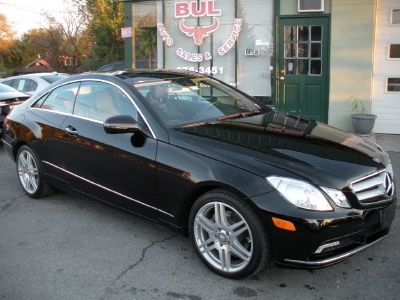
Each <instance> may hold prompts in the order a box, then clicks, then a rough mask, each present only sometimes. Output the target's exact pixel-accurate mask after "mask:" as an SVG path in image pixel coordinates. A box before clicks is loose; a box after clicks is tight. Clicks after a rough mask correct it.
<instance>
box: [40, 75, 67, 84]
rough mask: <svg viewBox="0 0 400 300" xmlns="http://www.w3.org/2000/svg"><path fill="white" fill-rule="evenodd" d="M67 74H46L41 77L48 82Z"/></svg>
mask: <svg viewBox="0 0 400 300" xmlns="http://www.w3.org/2000/svg"><path fill="white" fill-rule="evenodd" d="M68 76H69V75H61V74H57V75H48V76H43V77H42V79H44V80H46V81H47V82H48V83H54V82H56V81H58V80H61V79H64V78H67V77H68Z"/></svg>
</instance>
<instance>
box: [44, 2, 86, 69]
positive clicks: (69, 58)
mask: <svg viewBox="0 0 400 300" xmlns="http://www.w3.org/2000/svg"><path fill="white" fill-rule="evenodd" d="M43 16H44V18H45V25H44V26H43V28H44V30H45V31H46V33H47V39H44V40H43V42H44V43H45V44H47V45H45V47H46V49H47V52H48V53H49V54H50V55H51V57H52V58H53V62H54V63H55V66H56V67H57V69H58V70H62V71H64V72H68V73H75V72H77V71H78V69H79V66H80V64H81V62H82V60H83V59H86V57H87V56H88V54H89V51H90V47H91V41H90V39H89V37H88V31H87V29H86V16H85V15H82V14H77V12H76V10H73V9H70V8H68V9H66V10H65V12H64V14H63V17H62V18H56V17H54V16H53V15H51V14H49V13H44V14H43Z"/></svg>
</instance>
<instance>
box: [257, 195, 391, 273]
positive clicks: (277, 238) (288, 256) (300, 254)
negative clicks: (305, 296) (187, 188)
mask: <svg viewBox="0 0 400 300" xmlns="http://www.w3.org/2000/svg"><path fill="white" fill-rule="evenodd" d="M267 196H268V197H266V195H264V197H263V196H258V197H256V198H253V199H252V200H253V201H254V202H255V203H256V204H257V206H258V207H259V209H260V210H261V211H260V213H261V215H262V219H263V222H264V224H265V226H266V228H267V231H268V234H269V238H270V241H271V244H272V248H273V251H274V253H273V255H274V260H275V263H276V264H277V266H279V267H289V268H305V269H317V268H322V267H326V266H329V265H332V264H336V263H339V262H341V261H344V260H346V259H348V258H349V257H351V256H353V255H355V254H356V253H359V252H361V251H363V250H365V249H367V248H369V247H371V246H373V245H375V244H376V243H379V242H380V241H382V240H383V239H385V238H386V237H387V236H388V233H389V231H390V226H391V224H392V221H393V220H394V217H395V212H396V203H397V199H396V198H394V200H393V202H392V203H391V204H390V205H389V206H386V207H383V208H376V209H369V210H356V209H338V210H335V211H332V212H315V211H306V210H302V209H298V208H296V207H293V206H292V205H290V204H288V203H287V201H285V200H283V199H282V198H281V197H280V196H279V195H277V194H276V193H274V192H273V193H270V194H268V195H267ZM266 199H268V200H266ZM282 201H284V202H282ZM272 218H278V219H281V220H285V221H289V222H291V223H293V224H294V226H295V228H296V230H295V231H288V230H284V229H281V228H278V227H276V226H275V225H274V223H273V222H272Z"/></svg>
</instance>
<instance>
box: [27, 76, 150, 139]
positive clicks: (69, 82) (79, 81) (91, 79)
mask: <svg viewBox="0 0 400 300" xmlns="http://www.w3.org/2000/svg"><path fill="white" fill-rule="evenodd" d="M84 81H97V82H103V83H107V84H111V85H113V86H115V87H116V88H118V89H119V90H120V91H122V92H123V93H124V94H125V95H126V97H127V98H128V99H129V100H130V101H131V103H133V106H135V108H136V110H137V112H138V114H140V116H141V117H142V119H143V121H144V122H145V123H146V125H147V127H148V128H149V130H150V132H151V135H152V137H153V138H154V139H157V136H156V135H155V133H154V131H153V129H152V128H151V126H150V124H149V122H148V121H147V119H146V118H145V117H144V115H143V113H142V111H141V110H140V109H139V107H138V106H137V105H136V103H135V101H134V100H133V99H132V98H131V97H130V96H129V95H128V94H127V93H126V92H125V91H124V90H123V89H121V88H120V87H119V86H118V85H117V84H115V83H113V82H110V81H107V80H104V79H95V78H85V79H79V80H72V81H68V82H66V83H63V84H60V85H57V86H55V87H53V88H52V89H50V90H48V91H46V93H45V94H49V93H51V92H53V91H54V90H55V89H57V88H59V87H61V86H64V85H67V84H71V83H76V82H78V83H81V82H84ZM45 94H43V96H44V95H45ZM41 98H42V97H39V98H38V99H36V100H35V101H34V102H33V103H32V104H31V105H30V106H29V107H28V109H36V110H45V111H52V112H55V113H59V114H62V115H67V116H75V117H77V115H74V114H70V113H61V112H57V111H54V110H49V109H42V108H35V107H32V106H33V105H35V103H36V102H37V101H39V100H40V99H41ZM75 102H76V96H75ZM86 119H87V120H91V121H94V122H99V121H97V120H94V119H90V118H86ZM99 123H101V124H103V122H99Z"/></svg>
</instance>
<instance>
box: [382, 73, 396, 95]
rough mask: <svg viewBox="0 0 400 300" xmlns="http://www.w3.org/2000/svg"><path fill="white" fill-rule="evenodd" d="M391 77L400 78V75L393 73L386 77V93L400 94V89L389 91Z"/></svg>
mask: <svg viewBox="0 0 400 300" xmlns="http://www.w3.org/2000/svg"><path fill="white" fill-rule="evenodd" d="M390 78H398V79H400V75H393V76H386V77H385V94H395V95H397V94H400V91H396V92H392V91H388V86H389V79H390Z"/></svg>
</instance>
